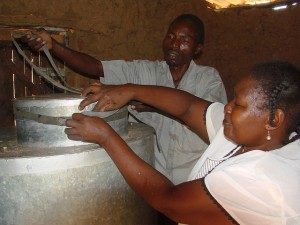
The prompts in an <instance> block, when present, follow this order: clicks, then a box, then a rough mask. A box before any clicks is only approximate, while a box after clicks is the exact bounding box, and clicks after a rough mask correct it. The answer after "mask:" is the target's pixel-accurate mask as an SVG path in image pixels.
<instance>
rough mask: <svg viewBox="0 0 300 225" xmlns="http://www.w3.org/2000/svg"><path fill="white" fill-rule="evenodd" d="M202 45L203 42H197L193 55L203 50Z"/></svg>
mask: <svg viewBox="0 0 300 225" xmlns="http://www.w3.org/2000/svg"><path fill="white" fill-rule="evenodd" d="M203 47H204V46H203V44H198V45H197V48H196V50H195V55H200V54H201V52H202V50H203Z"/></svg>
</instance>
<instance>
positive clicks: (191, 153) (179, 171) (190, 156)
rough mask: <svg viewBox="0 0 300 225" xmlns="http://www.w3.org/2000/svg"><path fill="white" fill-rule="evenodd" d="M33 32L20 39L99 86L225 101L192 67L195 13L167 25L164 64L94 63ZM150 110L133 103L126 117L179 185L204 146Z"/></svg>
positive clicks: (216, 85) (199, 33) (211, 74)
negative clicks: (148, 88) (146, 132)
mask: <svg viewBox="0 0 300 225" xmlns="http://www.w3.org/2000/svg"><path fill="white" fill-rule="evenodd" d="M33 33H34V34H36V35H37V36H38V38H36V39H31V38H32V35H31V34H28V35H26V36H25V37H24V38H23V41H25V42H28V45H29V46H31V47H33V48H35V49H36V50H41V48H42V46H43V45H47V47H48V48H49V49H50V50H51V52H52V54H54V55H56V56H57V57H59V58H61V59H62V60H64V61H65V63H66V64H67V65H68V66H69V67H71V68H72V69H74V70H76V71H78V72H81V73H83V74H87V75H89V76H94V77H101V81H102V82H103V83H106V84H124V83H135V84H144V85H159V86H166V87H173V88H178V89H181V90H184V91H187V92H190V93H191V94H193V95H196V96H198V97H201V98H204V99H205V100H208V101H218V102H222V103H226V101H227V99H226V92H225V88H224V85H223V83H222V80H221V78H220V76H219V74H218V72H217V71H216V70H215V69H214V68H211V67H206V66H200V65H196V63H195V62H194V61H193V60H194V59H195V58H196V57H197V56H199V55H200V54H201V51H202V48H203V42H204V26H203V23H202V21H201V20H200V19H199V18H198V17H196V16H194V15H191V14H183V15H180V16H178V17H177V18H175V20H174V21H173V22H172V23H171V24H170V26H169V29H168V31H167V34H166V36H165V38H164V40H163V43H162V46H163V52H164V61H147V60H135V61H132V62H128V61H124V60H114V61H99V60H97V59H95V58H93V57H91V56H89V55H86V54H84V53H80V52H77V51H74V50H72V49H69V48H66V47H64V46H62V45H60V44H59V43H58V42H56V41H55V40H54V39H52V38H51V36H50V35H49V34H48V33H47V32H46V31H44V30H39V31H38V32H36V33H35V32H33ZM96 107H97V106H96ZM134 109H135V110H134ZM150 111H151V110H150ZM150 111H149V110H148V109H146V108H144V109H140V105H136V106H133V107H132V109H131V110H130V113H131V115H133V116H134V117H135V119H137V120H138V121H141V122H143V123H146V124H148V125H150V126H152V127H153V128H154V129H155V132H156V139H157V146H156V149H155V168H156V169H157V170H159V171H160V172H161V173H163V174H164V175H165V176H167V177H168V178H169V179H170V180H171V181H172V182H173V183H174V184H179V183H182V182H184V181H186V179H187V177H188V175H189V173H190V171H191V169H192V168H193V166H194V164H195V163H196V162H197V160H198V159H199V157H200V156H201V155H202V153H203V152H204V150H205V149H206V148H207V144H206V143H205V142H204V141H203V140H201V139H200V138H199V137H198V136H197V135H196V134H194V133H193V132H192V131H191V130H190V129H189V128H188V127H186V126H184V125H182V124H181V123H180V121H176V120H174V119H173V118H172V117H168V116H167V115H164V114H161V113H159V112H153V110H152V111H151V112H150ZM199 116H202V115H199Z"/></svg>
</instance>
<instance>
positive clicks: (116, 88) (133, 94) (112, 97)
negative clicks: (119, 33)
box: [79, 83, 209, 140]
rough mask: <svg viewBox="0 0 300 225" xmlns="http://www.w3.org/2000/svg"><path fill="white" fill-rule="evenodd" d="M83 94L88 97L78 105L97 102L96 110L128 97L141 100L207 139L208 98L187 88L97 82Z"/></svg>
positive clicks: (110, 107)
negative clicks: (206, 110) (205, 120)
mask: <svg viewBox="0 0 300 225" xmlns="http://www.w3.org/2000/svg"><path fill="white" fill-rule="evenodd" d="M82 95H83V96H87V98H86V99H84V100H83V101H82V102H81V103H80V106H79V108H80V109H83V108H84V107H85V106H87V105H89V104H91V103H93V102H97V104H96V106H95V108H94V110H95V111H107V110H114V109H118V108H120V107H122V106H124V105H125V104H127V103H128V102H129V101H131V100H137V101H141V102H143V103H145V104H147V105H150V106H152V107H155V108H157V109H158V110H160V111H163V112H165V113H168V114H170V115H172V116H173V117H175V118H177V119H179V120H180V121H182V122H184V123H185V124H186V125H187V126H189V127H190V128H191V129H192V130H193V131H194V132H195V133H196V134H198V135H199V136H200V137H201V138H202V139H203V140H208V135H207V131H206V126H205V122H204V113H205V109H206V106H207V104H208V103H209V102H207V101H205V100H203V99H200V98H198V97H196V96H194V95H192V94H189V93H188V92H185V91H181V90H176V89H174V88H167V87H159V86H150V85H134V84H125V85H104V84H101V83H97V84H93V85H91V86H89V87H87V88H86V89H84V90H83V92H82Z"/></svg>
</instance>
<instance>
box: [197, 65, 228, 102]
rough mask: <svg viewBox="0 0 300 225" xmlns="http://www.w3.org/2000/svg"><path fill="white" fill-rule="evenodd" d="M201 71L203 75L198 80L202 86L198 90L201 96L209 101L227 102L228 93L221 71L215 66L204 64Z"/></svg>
mask: <svg viewBox="0 0 300 225" xmlns="http://www.w3.org/2000/svg"><path fill="white" fill-rule="evenodd" d="M201 73H203V76H201V80H200V81H199V82H198V83H199V88H201V90H198V92H199V97H201V98H203V99H205V100H207V101H211V102H220V103H223V104H226V103H227V94H226V90H225V87H224V84H223V81H222V79H221V77H220V74H219V72H218V71H217V70H216V69H215V68H212V67H206V66H204V67H202V69H201ZM197 95H198V94H197Z"/></svg>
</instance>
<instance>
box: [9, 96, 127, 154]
mask: <svg viewBox="0 0 300 225" xmlns="http://www.w3.org/2000/svg"><path fill="white" fill-rule="evenodd" d="M82 100H83V97H81V96H79V95H70V94H52V95H43V96H34V97H23V98H17V99H15V100H14V102H13V105H14V114H15V119H16V127H17V138H18V142H19V144H22V145H26V146H32V147H39V148H53V147H68V146H79V145H87V144H89V143H86V142H80V141H71V140H69V139H68V138H67V136H66V134H65V133H64V129H65V121H66V119H67V118H70V117H71V116H72V114H73V113H75V112H82V113H83V114H86V115H93V116H98V117H100V118H102V119H104V120H106V121H107V122H108V123H109V124H110V126H112V128H114V129H115V130H116V132H117V133H118V134H119V135H121V136H124V135H126V134H127V126H128V110H127V107H126V106H125V107H123V108H121V109H118V110H114V111H110V112H93V111H92V109H93V107H94V104H92V105H89V106H88V107H86V108H85V109H84V110H83V111H79V110H78V105H79V103H80V102H81V101H82Z"/></svg>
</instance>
